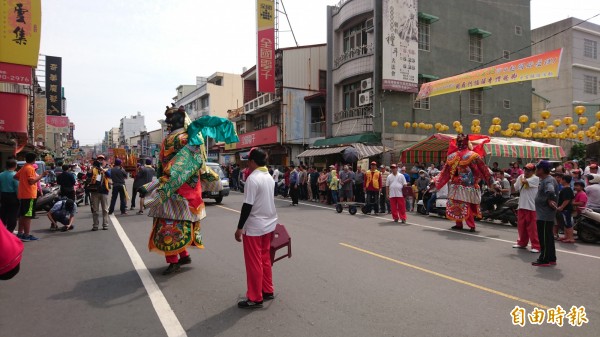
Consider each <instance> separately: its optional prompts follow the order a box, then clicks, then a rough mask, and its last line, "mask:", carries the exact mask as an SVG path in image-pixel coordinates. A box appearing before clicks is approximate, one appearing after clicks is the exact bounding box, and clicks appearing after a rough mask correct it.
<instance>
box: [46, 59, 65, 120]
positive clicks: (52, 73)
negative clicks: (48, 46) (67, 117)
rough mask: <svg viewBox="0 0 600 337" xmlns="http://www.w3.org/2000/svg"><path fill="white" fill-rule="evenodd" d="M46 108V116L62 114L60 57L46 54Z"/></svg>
mask: <svg viewBox="0 0 600 337" xmlns="http://www.w3.org/2000/svg"><path fill="white" fill-rule="evenodd" d="M46 108H47V115H48V116H62V58H60V57H56V56H46Z"/></svg>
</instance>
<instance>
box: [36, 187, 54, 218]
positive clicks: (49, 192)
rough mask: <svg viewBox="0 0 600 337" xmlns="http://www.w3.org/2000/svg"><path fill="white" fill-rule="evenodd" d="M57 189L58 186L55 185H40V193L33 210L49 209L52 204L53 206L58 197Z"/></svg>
mask: <svg viewBox="0 0 600 337" xmlns="http://www.w3.org/2000/svg"><path fill="white" fill-rule="evenodd" d="M59 191H60V187H59V186H57V185H45V186H42V195H41V196H40V197H39V198H37V200H36V203H35V211H36V212H40V211H46V212H48V211H50V209H51V208H52V206H54V204H55V203H56V201H58V199H59V196H58V194H59Z"/></svg>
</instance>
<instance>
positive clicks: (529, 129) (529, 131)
mask: <svg viewBox="0 0 600 337" xmlns="http://www.w3.org/2000/svg"><path fill="white" fill-rule="evenodd" d="M523 132H525V134H531V133H532V130H531V128H525V130H523Z"/></svg>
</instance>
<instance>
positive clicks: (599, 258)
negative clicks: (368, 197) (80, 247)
mask: <svg viewBox="0 0 600 337" xmlns="http://www.w3.org/2000/svg"><path fill="white" fill-rule="evenodd" d="M275 201H281V202H289V201H287V200H282V199H275ZM300 205H305V206H310V207H315V208H322V209H328V210H335V209H334V208H332V207H327V206H321V205H313V204H308V203H305V202H301V203H300ZM368 216H369V217H371V218H375V219H381V220H390V219H389V218H383V217H380V216H376V215H368ZM406 224H408V225H412V226H417V227H422V228H429V229H434V230H438V231H442V232H450V233H455V234H460V235H467V236H474V237H477V238H483V239H488V240H494V241H500V242H507V243H512V244H514V243H515V241H509V240H504V239H498V238H490V237H487V236H482V235H477V234H471V233H469V232H459V231H455V230H451V229H446V228H439V227H435V226H428V225H421V224H418V223H414V222H408V221H407V222H406ZM556 251H557V252H561V253H565V254H572V255H579V256H584V257H589V258H592V259H598V260H600V256H596V255H590V254H583V253H577V252H572V251H568V250H562V249H557V250H556ZM532 255H533V254H532Z"/></svg>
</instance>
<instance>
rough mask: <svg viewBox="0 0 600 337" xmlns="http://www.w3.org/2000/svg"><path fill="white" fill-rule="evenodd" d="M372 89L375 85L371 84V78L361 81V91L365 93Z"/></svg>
mask: <svg viewBox="0 0 600 337" xmlns="http://www.w3.org/2000/svg"><path fill="white" fill-rule="evenodd" d="M371 88H373V85H372V83H371V78H370V77H369V78H367V79H364V80H362V81H360V90H362V91H365V90H370V89H371Z"/></svg>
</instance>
